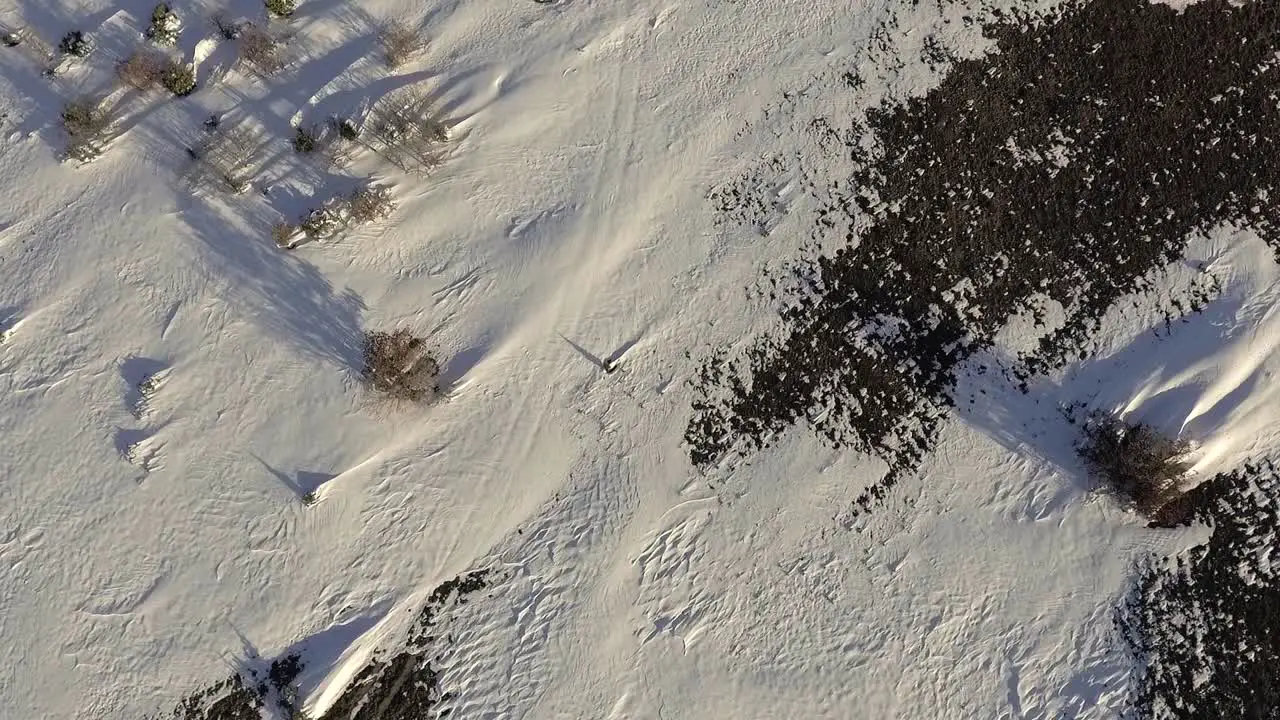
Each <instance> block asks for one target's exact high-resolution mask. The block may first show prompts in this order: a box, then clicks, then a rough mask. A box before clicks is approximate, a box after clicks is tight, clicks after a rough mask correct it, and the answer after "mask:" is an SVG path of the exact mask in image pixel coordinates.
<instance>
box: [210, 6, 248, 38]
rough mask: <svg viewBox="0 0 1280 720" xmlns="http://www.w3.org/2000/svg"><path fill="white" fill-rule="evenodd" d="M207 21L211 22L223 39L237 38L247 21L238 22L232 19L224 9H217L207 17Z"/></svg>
mask: <svg viewBox="0 0 1280 720" xmlns="http://www.w3.org/2000/svg"><path fill="white" fill-rule="evenodd" d="M209 21H210V22H212V23H213V26H214V28H216V29H217V30H218V34H219V35H221V36H222V39H223V40H227V41H231V40H238V39H239V38H240V33H241V31H242V30H243V29H244V25H245V24H247V23H244V24H242V23H240V22H237V21H236V20H234V19H233V18H232V17H231V15H230V14H229V13H228V12H227V11H226V10H218V11H216V12H214V13H213V15H211V16H210V17H209Z"/></svg>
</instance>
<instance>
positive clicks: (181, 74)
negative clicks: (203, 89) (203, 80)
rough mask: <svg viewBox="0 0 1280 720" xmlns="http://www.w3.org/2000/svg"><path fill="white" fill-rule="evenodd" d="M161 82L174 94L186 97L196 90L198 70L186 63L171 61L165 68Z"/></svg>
mask: <svg viewBox="0 0 1280 720" xmlns="http://www.w3.org/2000/svg"><path fill="white" fill-rule="evenodd" d="M160 82H161V83H162V84H163V85H164V86H165V89H167V90H168V91H169V92H171V93H173V94H174V95H176V96H178V97H186V96H187V95H190V94H191V93H193V92H195V91H196V72H195V70H192V69H191V66H190V65H187V64H185V63H180V62H174V63H170V64H169V67H167V68H165V71H164V75H163V76H162V77H161V78H160Z"/></svg>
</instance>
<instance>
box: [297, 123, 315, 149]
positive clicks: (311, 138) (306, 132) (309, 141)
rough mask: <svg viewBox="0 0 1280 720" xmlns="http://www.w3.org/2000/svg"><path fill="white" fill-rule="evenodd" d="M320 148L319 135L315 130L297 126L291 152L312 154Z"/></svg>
mask: <svg viewBox="0 0 1280 720" xmlns="http://www.w3.org/2000/svg"><path fill="white" fill-rule="evenodd" d="M319 147H320V134H319V133H317V132H316V130H315V128H309V127H303V126H301V125H299V126H298V127H297V128H295V131H294V134H293V151H294V152H296V153H302V154H304V155H305V154H307V153H313V152H315V151H316V150H317V149H319Z"/></svg>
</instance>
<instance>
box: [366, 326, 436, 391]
mask: <svg viewBox="0 0 1280 720" xmlns="http://www.w3.org/2000/svg"><path fill="white" fill-rule="evenodd" d="M362 354H363V359H364V367H363V368H362V370H361V373H360V374H361V377H362V378H363V379H364V382H365V384H366V385H368V386H369V387H370V388H371V389H373V390H375V391H377V392H378V393H381V394H382V395H383V396H385V397H387V398H390V399H392V400H400V401H407V402H415V403H416V402H430V401H432V400H435V399H437V398H438V397H439V396H440V364H439V362H437V361H436V359H435V356H433V355H432V354H431V353H430V352H429V351H428V350H427V347H426V341H425V340H423V339H422V338H420V337H415V336H414V335H413V333H411V332H409V331H408V330H406V329H404V328H401V329H399V330H395V331H393V332H378V331H373V332H368V333H366V334H365V336H364V348H363V353H362Z"/></svg>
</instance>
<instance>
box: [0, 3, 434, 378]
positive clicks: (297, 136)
mask: <svg viewBox="0 0 1280 720" xmlns="http://www.w3.org/2000/svg"><path fill="white" fill-rule="evenodd" d="M263 5H264V9H265V11H266V16H267V19H266V22H261V21H258V22H255V21H245V20H233V19H231V18H229V17H227V16H226V15H223V14H215V15H214V16H213V17H212V18H211V21H212V24H213V26H214V28H216V30H217V32H218V33H219V34H220V36H221V37H222V39H223V40H225V41H228V42H235V43H237V51H236V57H237V60H238V62H239V63H240V64H241V66H243V67H245V68H247V69H248V70H250V71H251V72H253V73H255V74H257V75H259V76H262V77H266V76H271V75H275V74H277V73H279V72H280V71H281V70H283V69H284V68H285V67H286V66H287V60H286V58H285V54H284V50H285V45H286V37H287V34H288V31H287V30H286V29H284V26H283V25H276V24H275V22H276V21H279V20H288V19H290V18H292V17H293V16H294V15H295V14H296V12H297V10H298V3H297V0H263ZM183 30H184V23H183V20H182V18H181V17H180V16H179V14H178V13H177V12H176V11H175V10H174V8H173V7H171V6H170V5H169V4H168V3H160V4H158V5H156V6H155V7H154V8H153V10H152V12H151V15H150V21H149V23H148V25H147V27H146V28H145V29H144V30H143V32H142V36H143V37H144V38H145V40H146V41H147V43H146V44H144V45H140V46H139V47H138V48H136V49H135V50H134V51H133V52H131V53H130V54H129V55H128V56H127V57H125V58H124V59H123V60H121V61H120V62H119V63H118V64H117V65H116V67H115V73H114V75H115V79H116V81H117V83H118V84H119V86H120V87H125V88H130V89H134V90H138V91H143V92H150V91H153V90H158V89H162V88H163V89H164V90H167V91H168V92H169V93H171V94H172V95H174V96H176V97H183V96H186V95H189V94H191V93H192V92H194V91H195V90H196V89H197V80H196V76H195V71H194V68H193V67H192V66H191V65H190V64H188V63H186V62H184V61H182V60H181V59H180V58H176V57H175V56H174V55H173V50H172V49H173V48H175V47H177V46H178V44H179V42H180V41H181V38H182V33H183ZM0 41H2V42H3V44H4V45H7V46H10V47H21V48H23V51H24V52H25V53H26V54H27V55H29V56H31V57H33V58H36V59H37V60H39V61H40V62H41V63H42V64H43V65H45V66H46V71H47V72H50V73H53V72H56V71H57V70H58V69H59V67H60V66H59V65H57V64H55V62H54V61H55V60H58V59H59V58H77V59H83V58H87V57H89V56H90V55H91V54H92V52H93V50H94V42H93V39H92V37H90V36H89V35H88V34H87V33H85V32H83V31H81V30H72V31H70V32H67V33H66V34H65V35H64V36H63V37H62V39H61V41H60V42H59V43H58V44H57V46H56V52H55V50H54V48H53V47H51V46H49V45H48V44H47V43H45V42H43V41H42V40H41V39H40V38H39V37H38V36H37V35H35V34H34V33H32V32H30V31H27V30H17V31H8V32H2V33H0ZM378 41H379V47H380V50H381V54H382V59H383V61H384V62H385V64H386V66H387V67H388V68H391V69H396V68H399V67H402V66H404V65H405V64H407V63H409V62H412V61H413V60H414V59H415V58H416V57H418V56H419V55H420V54H421V53H422V52H423V51H424V50H425V48H426V42H425V40H424V38H423V35H422V33H421V31H420V29H418V28H415V27H412V26H410V25H408V24H406V23H404V22H400V21H392V22H388V23H386V24H385V25H384V26H383V27H382V28H381V31H380V33H379V36H378ZM105 97H110V95H107V96H105ZM61 120H62V126H63V129H64V130H65V132H66V134H67V136H68V138H69V141H68V145H67V150H66V157H68V158H70V159H74V160H77V161H80V162H88V161H90V160H93V159H94V158H96V157H98V156H99V155H101V153H102V152H103V149H104V148H105V146H106V144H107V142H108V141H109V139H110V132H111V128H112V126H113V122H114V120H115V114H114V112H113V106H112V104H110V103H108V102H107V101H106V100H105V99H104V97H103V96H96V97H95V96H84V97H77V98H75V99H73V100H71V101H69V102H67V103H66V104H65V106H64V107H63V109H62V113H61ZM205 128H206V130H207V131H208V132H207V135H206V137H205V138H204V140H203V141H202V142H199V143H197V144H195V145H194V146H191V147H188V148H187V153H188V155H189V156H190V157H191V159H192V164H191V166H190V171H189V172H190V179H195V180H197V181H198V182H199V183H200V184H202V185H205V186H209V185H213V186H217V187H220V188H222V189H225V190H227V191H229V192H232V193H242V192H244V191H246V190H247V189H248V188H249V186H250V184H251V181H252V177H253V174H254V172H255V170H256V164H257V160H256V157H257V154H258V151H259V148H260V147H261V142H260V139H259V138H258V137H257V135H256V134H255V133H253V132H251V131H249V130H247V129H246V127H245V126H244V125H243V124H240V125H235V126H227V127H223V126H222V125H221V121H220V119H219V118H217V117H216V116H214V117H212V118H211V119H210V120H209V121H207V122H206V123H205ZM448 139H449V130H448V125H447V123H446V122H445V120H444V119H443V118H442V117H441V116H440V114H439V113H438V112H437V111H436V109H435V108H434V106H433V104H432V101H431V98H430V97H429V96H428V95H426V94H424V93H422V92H420V91H417V90H415V89H405V90H402V91H400V92H397V93H392V94H390V95H388V96H385V97H383V98H380V99H379V100H378V101H377V102H375V103H374V104H373V106H372V108H370V110H369V112H368V114H367V115H366V116H365V117H363V118H361V119H359V120H357V119H353V118H338V117H333V118H330V119H329V120H328V121H326V122H324V123H319V124H314V125H299V126H297V127H295V128H294V136H293V138H292V141H291V144H292V146H293V149H294V150H295V151H296V152H297V153H299V154H304V155H312V154H318V155H323V156H327V157H328V158H329V160H330V162H331V163H332V164H334V165H338V166H341V165H343V164H345V162H346V161H347V158H348V156H349V155H350V154H351V153H352V152H353V151H354V149H355V148H356V147H357V146H358V144H359V145H362V146H366V147H369V148H370V149H372V150H373V151H374V152H376V153H378V154H379V155H381V156H382V157H383V158H384V159H386V160H387V161H389V162H391V163H393V164H395V165H397V166H398V167H400V168H402V169H404V170H406V171H409V172H421V171H424V170H425V169H427V168H430V167H434V166H435V165H437V164H438V163H439V162H440V159H441V150H440V145H441V144H442V143H444V142H445V141H447V140H448ZM394 209H395V203H394V201H393V199H392V196H391V193H390V191H389V190H388V189H387V188H386V187H382V186H378V185H372V184H367V185H364V186H362V187H359V188H357V189H356V190H354V191H353V192H351V193H349V194H347V195H343V196H339V197H336V198H332V199H330V200H329V201H327V202H325V203H324V204H322V205H321V206H320V207H317V208H314V209H312V210H310V211H308V212H307V213H306V214H305V215H303V216H302V217H301V218H299V219H298V220H297V221H296V222H291V223H279V224H277V225H276V226H274V227H273V228H272V236H273V239H274V240H275V242H276V244H277V245H278V246H280V247H281V248H285V249H293V248H296V247H298V246H299V245H301V244H303V243H306V242H312V241H320V240H326V239H330V238H333V237H336V236H338V235H339V234H341V233H342V232H344V231H346V230H348V229H351V228H353V227H358V226H361V225H366V224H369V223H373V222H377V221H380V220H385V219H386V218H387V217H389V216H390V215H391V213H392V212H393V211H394ZM439 376H440V365H439V363H438V362H437V360H436V358H435V356H434V355H433V354H432V353H431V352H429V351H428V349H427V345H426V341H425V340H424V339H423V338H421V337H417V336H415V335H414V334H413V333H412V332H411V331H409V330H408V329H397V330H393V331H390V332H382V331H372V332H369V333H367V334H366V336H365V338H364V346H363V353H362V368H361V378H362V380H363V382H364V383H365V384H366V386H367V387H369V388H370V389H371V390H372V391H374V392H376V393H378V394H379V395H382V396H384V397H386V398H389V399H392V400H394V401H398V402H412V403H420V402H429V401H432V400H434V399H437V398H438V397H439V396H440V393H441V391H440V386H439Z"/></svg>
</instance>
